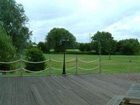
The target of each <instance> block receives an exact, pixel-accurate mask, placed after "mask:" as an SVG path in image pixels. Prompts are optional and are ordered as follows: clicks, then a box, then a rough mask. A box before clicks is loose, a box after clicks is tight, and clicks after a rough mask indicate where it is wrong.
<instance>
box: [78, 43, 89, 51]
mask: <svg viewBox="0 0 140 105" xmlns="http://www.w3.org/2000/svg"><path fill="white" fill-rule="evenodd" d="M79 50H80V51H91V44H90V43H80V45H79Z"/></svg>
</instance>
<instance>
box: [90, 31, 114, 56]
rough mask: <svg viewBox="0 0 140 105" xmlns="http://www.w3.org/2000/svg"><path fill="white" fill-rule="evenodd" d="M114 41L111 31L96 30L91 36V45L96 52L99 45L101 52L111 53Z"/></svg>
mask: <svg viewBox="0 0 140 105" xmlns="http://www.w3.org/2000/svg"><path fill="white" fill-rule="evenodd" d="M115 45H116V41H114V40H113V37H112V35H111V33H109V32H99V31H98V32H97V33H96V34H95V35H94V36H93V37H92V46H93V49H94V50H95V51H96V53H98V52H99V47H101V53H102V54H111V53H113V51H114V48H115Z"/></svg>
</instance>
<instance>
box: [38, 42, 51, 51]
mask: <svg viewBox="0 0 140 105" xmlns="http://www.w3.org/2000/svg"><path fill="white" fill-rule="evenodd" d="M37 47H38V48H39V49H40V50H42V51H43V53H47V52H49V47H48V45H47V43H44V42H39V43H38V44H37Z"/></svg>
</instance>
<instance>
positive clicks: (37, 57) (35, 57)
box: [26, 48, 46, 71]
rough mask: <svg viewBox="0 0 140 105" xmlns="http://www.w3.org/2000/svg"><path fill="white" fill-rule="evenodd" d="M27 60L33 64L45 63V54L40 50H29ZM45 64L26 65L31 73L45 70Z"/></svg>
mask: <svg viewBox="0 0 140 105" xmlns="http://www.w3.org/2000/svg"><path fill="white" fill-rule="evenodd" d="M26 59H27V60H28V61H31V62H40V61H44V60H45V57H44V56H43V52H42V51H41V50H39V49H38V48H31V49H28V50H27V52H26ZM45 66H46V65H45V62H43V63H26V69H27V70H31V71H40V70H44V69H45Z"/></svg>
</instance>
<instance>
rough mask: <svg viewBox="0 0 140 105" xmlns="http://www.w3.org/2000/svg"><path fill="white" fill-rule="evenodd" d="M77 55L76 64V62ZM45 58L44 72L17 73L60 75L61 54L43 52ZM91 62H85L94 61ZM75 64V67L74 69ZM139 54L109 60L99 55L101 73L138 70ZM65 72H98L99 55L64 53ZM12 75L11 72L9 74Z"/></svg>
mask: <svg viewBox="0 0 140 105" xmlns="http://www.w3.org/2000/svg"><path fill="white" fill-rule="evenodd" d="M76 56H77V64H76ZM45 57H46V59H49V58H50V59H51V61H48V62H46V65H47V68H49V69H48V70H46V71H44V72H39V73H38V72H35V73H25V72H22V73H21V72H20V73H17V74H18V75H25V76H30V75H33V76H40V75H41V76H46V75H60V74H62V68H63V54H50V55H49V54H45ZM94 60H96V61H95V62H91V63H86V62H90V61H94ZM76 65H77V69H76ZM139 65H140V56H122V55H113V56H111V60H109V57H108V56H104V55H103V56H101V72H102V73H132V72H140V66H139ZM66 72H67V74H75V73H76V72H77V73H78V74H90V73H99V56H98V55H73V54H66ZM11 75H13V74H11Z"/></svg>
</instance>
